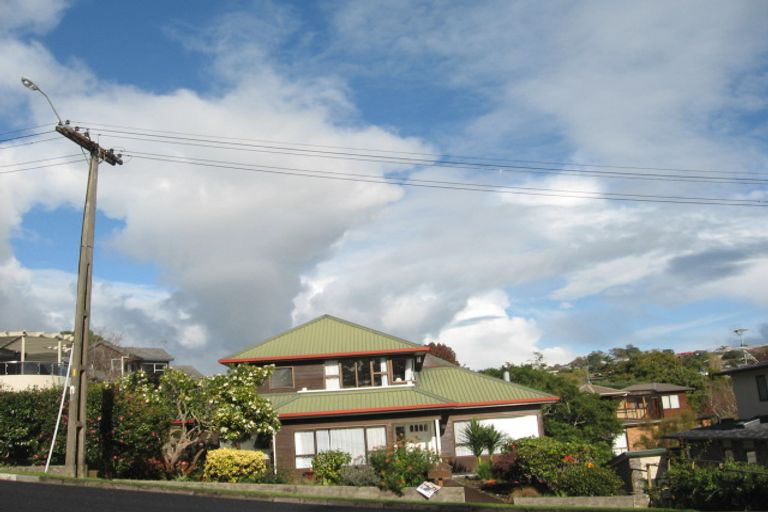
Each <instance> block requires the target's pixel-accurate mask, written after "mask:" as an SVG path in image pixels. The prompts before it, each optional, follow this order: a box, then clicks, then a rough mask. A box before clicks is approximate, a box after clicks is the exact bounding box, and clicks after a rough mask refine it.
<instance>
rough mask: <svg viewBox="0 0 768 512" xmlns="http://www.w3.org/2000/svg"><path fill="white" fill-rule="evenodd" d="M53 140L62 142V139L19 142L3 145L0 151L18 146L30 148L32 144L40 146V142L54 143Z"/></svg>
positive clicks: (52, 138)
mask: <svg viewBox="0 0 768 512" xmlns="http://www.w3.org/2000/svg"><path fill="white" fill-rule="evenodd" d="M54 140H62V139H61V137H49V138H47V139H40V140H29V141H26V142H19V143H16V144H7V145H4V146H0V151H2V150H4V149H11V148H18V147H20V146H31V145H33V144H40V143H42V142H50V141H54Z"/></svg>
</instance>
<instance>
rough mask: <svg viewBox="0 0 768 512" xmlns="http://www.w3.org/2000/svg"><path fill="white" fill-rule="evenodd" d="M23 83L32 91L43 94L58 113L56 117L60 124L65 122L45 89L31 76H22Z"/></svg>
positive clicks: (54, 111) (52, 108) (55, 112)
mask: <svg viewBox="0 0 768 512" xmlns="http://www.w3.org/2000/svg"><path fill="white" fill-rule="evenodd" d="M21 83H22V84H23V85H24V87H26V88H27V89H29V90H30V91H37V92H39V93H40V94H42V95H43V96H45V99H46V101H47V102H48V104H49V105H50V106H51V110H53V113H54V114H56V119H58V120H59V124H63V122H62V121H61V116H60V115H59V113H58V112H57V111H56V107H54V106H53V102H52V101H51V98H49V97H48V95H47V94H45V91H43V90H42V89H41V88H40V87H39V86H38V85H37V84H36V83H35V82H33V81H32V80H30V79H29V78H26V77H21Z"/></svg>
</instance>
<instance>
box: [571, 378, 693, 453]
mask: <svg viewBox="0 0 768 512" xmlns="http://www.w3.org/2000/svg"><path fill="white" fill-rule="evenodd" d="M579 389H580V390H581V391H583V392H587V393H596V394H598V395H600V396H601V397H602V398H605V399H609V400H616V401H618V405H617V408H616V416H617V418H618V419H620V420H621V422H622V424H623V425H624V432H622V433H621V434H619V435H618V436H617V437H616V439H615V440H614V444H613V451H614V453H615V454H616V455H619V454H621V453H624V452H628V451H633V450H644V449H646V446H645V445H644V437H646V436H648V434H649V431H652V430H654V428H656V426H657V425H658V424H660V423H661V422H662V421H663V420H665V419H667V418H673V417H676V416H681V415H683V414H685V413H686V412H690V411H691V407H690V405H689V404H688V398H687V392H688V391H690V390H691V388H687V387H684V386H677V385H675V384H664V383H658V382H652V383H646V384H635V385H632V386H627V387H625V388H623V389H614V388H609V387H607V386H597V385H594V384H584V385H582V386H580V388H579Z"/></svg>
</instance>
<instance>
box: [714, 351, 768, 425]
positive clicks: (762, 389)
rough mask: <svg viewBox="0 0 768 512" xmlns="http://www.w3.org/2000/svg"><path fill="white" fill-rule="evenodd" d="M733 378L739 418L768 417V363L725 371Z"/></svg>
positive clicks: (723, 372)
mask: <svg viewBox="0 0 768 512" xmlns="http://www.w3.org/2000/svg"><path fill="white" fill-rule="evenodd" d="M717 375H728V376H730V377H731V383H732V385H733V394H734V395H736V407H738V410H739V418H745V419H749V418H756V417H759V416H767V417H768V362H762V363H757V364H750V365H747V366H740V367H738V368H731V369H729V370H723V371H722V372H720V373H718V374H717Z"/></svg>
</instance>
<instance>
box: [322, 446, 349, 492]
mask: <svg viewBox="0 0 768 512" xmlns="http://www.w3.org/2000/svg"><path fill="white" fill-rule="evenodd" d="M350 462H352V456H351V455H350V454H348V453H347V452H342V451H340V450H327V451H324V452H320V453H318V454H317V455H315V458H313V459H312V471H314V472H315V478H317V481H318V482H320V483H321V484H322V485H334V484H338V483H340V482H341V473H340V472H341V468H342V467H344V466H346V465H347V464H349V463H350Z"/></svg>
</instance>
